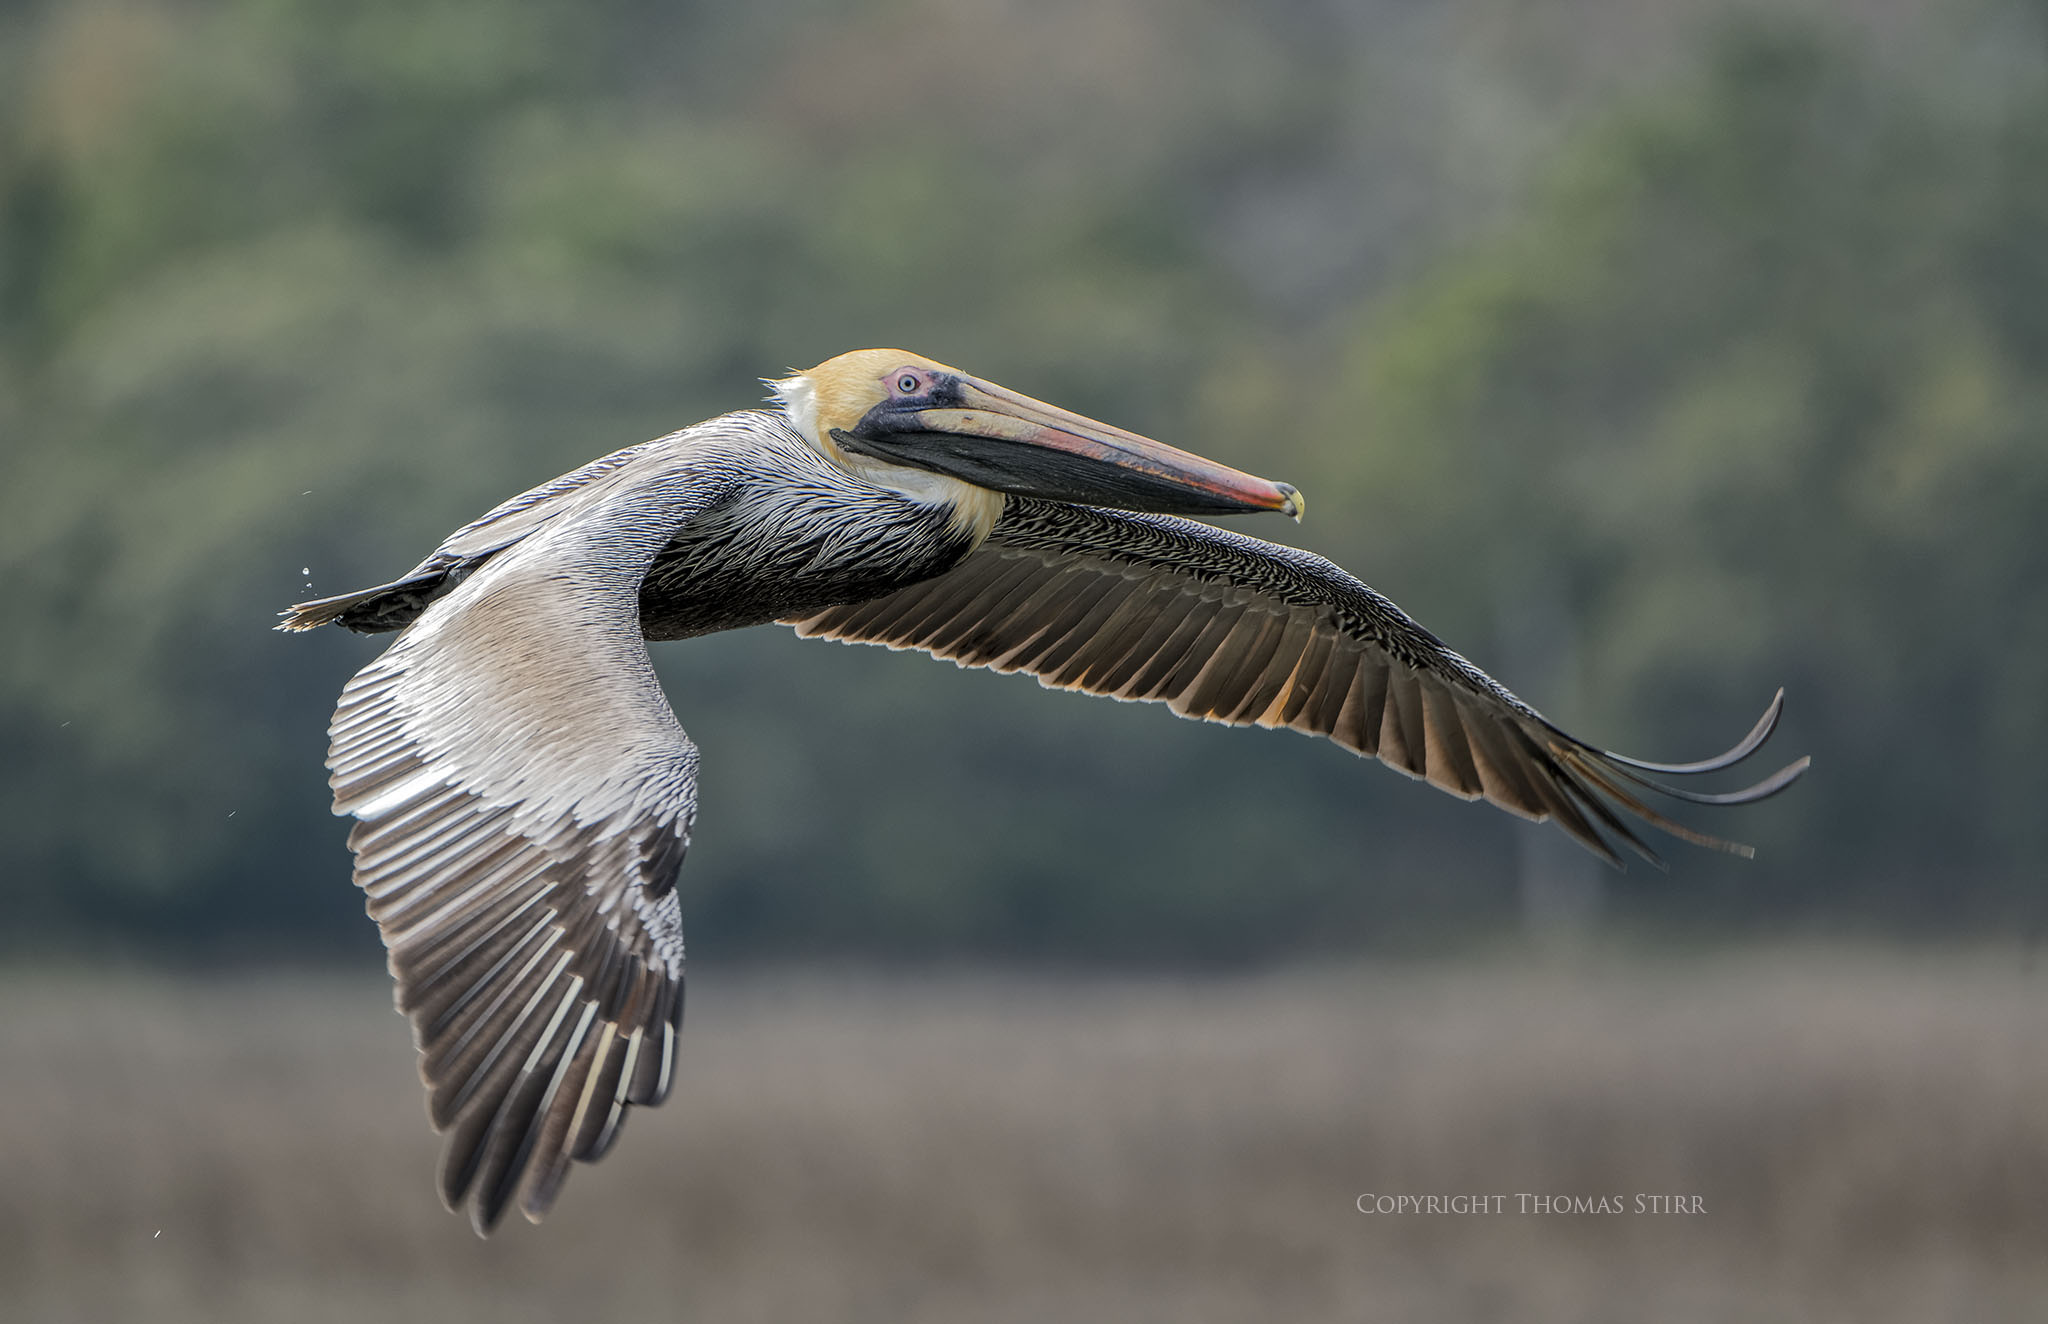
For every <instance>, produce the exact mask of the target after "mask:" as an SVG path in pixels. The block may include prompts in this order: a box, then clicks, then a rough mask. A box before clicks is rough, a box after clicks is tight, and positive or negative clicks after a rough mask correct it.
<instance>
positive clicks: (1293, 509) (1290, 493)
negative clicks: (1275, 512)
mask: <svg viewBox="0 0 2048 1324" xmlns="http://www.w3.org/2000/svg"><path fill="white" fill-rule="evenodd" d="M1273 486H1275V487H1277V488H1279V489H1280V494H1281V495H1282V496H1284V497H1286V498H1287V501H1286V503H1285V504H1284V505H1282V506H1281V507H1280V513H1281V514H1283V515H1285V516H1287V517H1288V518H1290V519H1292V520H1293V521H1294V522H1295V523H1296V524H1299V523H1301V517H1302V514H1303V512H1305V511H1306V510H1307V509H1308V502H1307V500H1306V499H1305V498H1303V496H1302V495H1301V489H1300V488H1297V487H1295V486H1294V485H1293V484H1292V483H1275V484H1273Z"/></svg>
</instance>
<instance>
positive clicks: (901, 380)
mask: <svg viewBox="0 0 2048 1324" xmlns="http://www.w3.org/2000/svg"><path fill="white" fill-rule="evenodd" d="M917 387H918V381H917V378H916V377H914V376H912V375H911V374H910V373H907V372H906V373H904V374H903V375H902V376H901V377H898V378H897V379H896V389H897V390H898V391H901V392H902V393H903V394H904V395H916V394H917Z"/></svg>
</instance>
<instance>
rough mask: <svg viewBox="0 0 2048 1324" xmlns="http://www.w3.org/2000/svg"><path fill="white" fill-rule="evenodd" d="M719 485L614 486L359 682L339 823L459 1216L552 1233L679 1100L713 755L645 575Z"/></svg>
mask: <svg viewBox="0 0 2048 1324" xmlns="http://www.w3.org/2000/svg"><path fill="white" fill-rule="evenodd" d="M709 496H710V494H709V493H706V492H703V491H691V490H689V489H688V485H687V484H682V483H680V482H654V483H647V482H640V483H633V482H627V481H620V482H617V483H603V484H599V485H597V490H594V491H592V492H590V493H588V494H586V495H584V496H583V497H580V498H579V499H578V500H577V501H576V502H575V505H574V508H573V509H570V510H567V511H564V512H562V513H561V514H559V515H557V516H556V517H555V518H554V519H553V520H551V521H549V522H548V523H547V524H546V526H545V527H543V528H540V529H538V530H536V531H534V532H533V533H531V534H530V535H529V536H527V537H525V538H524V539H522V540H520V541H518V542H516V543H515V544H514V545H512V546H509V547H507V548H505V549H504V550H502V551H499V552H498V553H497V555H495V556H493V557H492V558H491V559H490V560H489V561H487V562H486V563H484V564H483V565H482V566H481V567H480V568H479V569H477V570H476V571H475V572H474V573H473V574H471V575H470V576H469V577H468V578H467V579H465V580H464V581H463V582H462V583H461V584H460V585H459V586H457V587H456V588H455V589H454V590H452V591H451V592H449V593H448V594H447V596H445V597H443V598H441V599H440V600H438V601H437V602H435V603H434V604H433V605H432V606H431V607H430V608H428V609H427V610H426V612H425V613H424V614H423V615H422V616H421V617H420V618H419V619H418V620H417V621H416V622H414V623H413V624H412V626H411V627H410V628H408V629H407V630H406V632H405V633H404V634H402V635H401V636H399V638H398V640H397V641H396V642H395V643H394V644H393V645H392V646H391V647H390V649H388V650H387V651H386V652H385V653H384V654H383V656H381V657H379V658H378V659H377V660H376V661H374V662H372V663H371V664H370V665H368V666H367V667H364V668H363V669H362V671H361V672H359V673H358V674H357V675H356V676H355V678H354V679H353V680H351V681H350V682H349V683H348V686H347V687H346V688H345V689H344V690H343V691H342V697H341V704H340V706H339V707H338V708H337V709H336V710H335V713H334V721H333V724H332V725H331V726H330V727H329V733H330V736H331V738H332V743H331V745H330V747H329V753H328V767H329V768H330V769H331V770H332V777H331V782H332V785H333V788H334V809H335V812H336V813H338V814H352V815H354V816H355V817H356V818H357V819H358V820H359V822H358V824H357V826H356V827H355V829H354V831H353V832H351V833H350V835H349V846H350V848H351V849H353V850H354V851H355V857H356V869H355V877H356V882H357V884H358V885H359V886H360V887H361V888H362V889H363V891H364V893H365V894H366V895H367V899H368V900H367V904H368V909H369V912H370V914H371V915H372V916H373V917H374V918H375V919H376V921H377V923H378V926H379V927H380V928H381V929H382V931H383V936H384V942H385V945H386V947H387V948H388V949H389V951H390V965H391V972H392V974H393V975H395V976H396V977H397V980H398V1005H399V1007H400V1009H402V1010H403V1011H404V1012H405V1013H406V1015H407V1016H408V1017H410V1018H411V1021H412V1025H413V1032H414V1037H415V1039H416V1041H417V1043H418V1046H419V1051H420V1072H421V1075H422V1076H423V1077H424V1079H425V1081H426V1084H427V1088H428V1092H429V1101H428V1107H429V1113H430V1115H431V1117H432V1120H433V1124H434V1126H435V1128H436V1129H437V1130H442V1131H445V1132H447V1134H448V1139H447V1146H446V1150H445V1153H444V1156H443V1159H442V1164H441V1171H440V1189H441V1195H442V1198H443V1199H444V1200H445V1201H446V1202H447V1204H448V1206H449V1208H451V1209H456V1208H460V1207H461V1206H463V1205H464V1204H465V1203H466V1204H467V1206H468V1209H469V1214H470V1220H471V1222H472V1224H473V1225H474V1226H475V1227H476V1229H477V1231H478V1232H479V1233H486V1232H488V1231H489V1230H490V1229H491V1228H492V1227H493V1226H494V1225H495V1224H496V1223H497V1221H498V1219H499V1218H500V1217H501V1216H502V1215H503V1213H504V1211H505V1210H506V1209H507V1208H508V1207H509V1206H510V1204H511V1203H512V1202H513V1201H514V1200H515V1199H516V1201H517V1203H518V1205H519V1207H520V1209H521V1210H522V1212H524V1213H525V1214H526V1216H527V1217H528V1218H530V1219H534V1220H538V1219H539V1218H540V1217H541V1215H542V1214H543V1213H545V1212H546V1210H547V1209H548V1207H549V1205H550V1204H552V1203H553V1201H554V1199H555V1196H556V1194H557V1192H558V1191H559V1190H560V1187H561V1183H562V1179H563V1177H564V1176H565V1175H566V1172H567V1169H568V1164H569V1161H570V1160H571V1159H581V1160H585V1161H590V1160H594V1159H597V1158H599V1157H600V1156H602V1155H603V1154H604V1152H605V1151H606V1150H607V1149H608V1148H609V1147H610V1145H611V1144H612V1142H613V1140H615V1139H616V1138H617V1135H618V1132H619V1127H620V1125H621V1123H622V1122H623V1121H624V1119H625V1115H626V1112H627V1109H628V1108H629V1107H630V1106H631V1105H633V1104H656V1103H659V1102H661V1100H662V1098H663V1097H664V1096H665V1095H666V1094H667V1092H668V1089H669V1084H670V1080H671V1078H672V1074H673V1070H674V1064H675V1050H676V1033H677V1030H678V1028H679V1027H680V1025H681V1022H682V1014H683V933H682V921H681V916H680V912H679V909H678V906H677V901H676V894H675V881H676V873H677V870H678V869H679V868H680V867H681V864H682V860H683V852H684V849H685V848H686V847H687V845H688V844H689V837H690V826H691V822H692V820H693V819H694V817H695V814H696V803H697V796H696V772H697V752H696V749H695V748H694V747H693V746H692V745H691V744H690V741H689V738H688V737H687V736H685V735H684V734H683V730H682V728H681V727H680V726H678V725H677V723H676V719H675V716H674V714H673V713H671V712H670V710H669V706H668V702H667V700H666V699H665V698H664V697H663V695H662V692H661V689H660V687H659V685H658V684H657V683H656V681H655V677H654V671H653V668H652V666H651V665H650V664H649V661H648V657H647V649H646V645H645V643H644V642H643V641H642V639H641V636H640V626H639V613H638V597H639V587H640V581H641V579H642V578H643V577H644V575H645V573H646V568H647V565H648V563H649V562H650V561H651V560H652V558H653V556H654V553H655V551H656V550H657V549H658V548H659V547H660V546H661V545H662V544H663V543H664V542H666V541H667V539H668V537H669V536H670V534H671V533H673V531H674V530H675V529H676V528H677V527H678V526H679V525H680V524H681V523H682V522H683V520H684V519H686V518H687V517H688V516H689V514H690V513H692V512H693V511H694V510H696V509H699V508H701V507H702V506H703V505H704V504H706V503H707V501H708V498H709Z"/></svg>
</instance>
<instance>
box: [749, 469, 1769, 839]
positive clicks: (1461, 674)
mask: <svg viewBox="0 0 2048 1324" xmlns="http://www.w3.org/2000/svg"><path fill="white" fill-rule="evenodd" d="M789 623H790V624H793V625H794V626H795V627H796V630H797V632H798V633H799V634H802V635H805V636H812V637H819V638H828V639H839V640H845V641H848V642H860V643H876V644H884V645H887V646H889V647H891V648H912V649H921V650H923V651H925V652H928V653H931V654H933V655H934V656H937V657H943V658H949V659H951V660H953V661H955V662H957V663H959V664H960V665H962V666H970V667H988V668H991V669H993V670H997V671H1023V672H1028V673H1030V674H1031V675H1034V676H1036V677H1038V679H1039V681H1040V682H1041V683H1042V684H1045V685H1047V686H1051V687H1053V688H1056V689H1075V690H1084V691H1087V692H1089V693H1092V694H1102V695H1108V696H1111V697H1114V698H1118V699H1128V700H1146V701H1152V702H1163V703H1165V704H1167V705H1168V706H1169V707H1171V708H1172V709H1173V711H1174V712H1176V713H1179V714H1180V715H1182V716H1184V717H1198V718H1202V719H1204V720H1206V721H1213V722H1226V723H1232V724H1240V725H1257V726H1269V727H1271V726H1284V727H1292V728H1293V729H1295V730H1298V731H1304V732H1307V733H1309V734H1312V735H1321V736H1327V737H1329V738H1330V739H1332V740H1334V741H1336V742H1337V743H1338V744H1340V745H1343V746H1344V747H1345V748H1347V749H1351V750H1354V751H1356V752H1358V753H1360V754H1369V755H1375V756H1377V757H1378V758H1379V759H1380V760H1381V761H1382V762H1384V763H1386V764H1387V765H1389V766H1390V767H1393V768H1396V769H1398V770H1399V771H1401V772H1404V773H1407V774H1409V775H1410V776H1414V777H1422V778H1427V779H1428V780H1429V781H1430V782H1431V783H1432V784H1434V785H1436V786H1440V787H1442V788H1443V789H1444V790H1447V791H1449V792H1451V793H1452V794H1453V795H1457V796H1461V797H1463V798H1465V799H1475V798H1480V797H1484V798H1485V799H1487V800H1489V801H1491V802H1492V803H1494V804H1496V805H1499V806H1500V807H1502V808H1504V809H1507V810H1509V811H1511V812H1513V813H1516V814H1519V815H1521V816H1523V817H1524V818H1530V819H1538V820H1541V819H1554V820H1555V821H1556V822H1557V823H1558V824H1559V826H1561V827H1562V828H1563V829H1564V830H1565V831H1566V832H1568V833H1570V834H1571V835H1572V836H1573V837H1575V838H1577V839H1578V840H1579V841H1581V842H1583V843H1584V844H1585V845H1586V846H1587V847H1589V848H1590V849H1592V850H1593V851H1594V852H1596V853H1597V854H1599V855H1600V856H1601V857H1602V858H1604V859H1607V860H1608V861H1610V862H1612V863H1615V864H1619V863H1620V859H1619V857H1618V856H1617V855H1616V854H1615V851H1614V848H1613V847H1612V846H1611V845H1609V843H1608V841H1607V839H1606V838H1605V837H1604V836H1603V835H1602V832H1603V830H1604V831H1605V832H1608V833H1612V834H1613V835H1614V836H1616V837H1618V838H1619V839H1620V840H1622V841H1625V842H1627V843H1628V844H1629V845H1630V846H1631V847H1632V848H1633V849H1635V850H1636V851H1638V852H1639V853H1641V854H1642V855H1643V856H1644V857H1645V858H1647V859H1649V860H1651V861H1652V862H1653V863H1660V864H1661V861H1658V860H1657V857H1656V855H1655V853H1654V852H1652V851H1651V850H1650V848H1649V847H1648V846H1647V845H1645V844H1644V843H1643V842H1642V840H1641V839H1640V838H1639V837H1638V836H1637V835H1636V834H1635V832H1634V831H1633V830H1631V828H1630V827H1629V826H1628V824H1627V823H1626V822H1625V821H1624V820H1623V818H1622V816H1621V814H1620V813H1618V812H1617V809H1619V810H1621V811H1625V812H1626V813H1628V814H1632V815H1635V816H1636V817H1639V818H1641V819H1643V820H1645V821H1647V822H1650V823H1652V824H1654V825H1656V826H1657V827H1659V828H1661V829H1663V830H1665V831H1668V832H1672V833H1674V834H1676V835H1678V836H1680V837H1683V838H1684V839H1686V840H1689V841H1694V842H1697V843H1699V844H1702V845H1707V846H1713V847H1717V848H1720V849H1724V850H1730V851H1734V852H1736V853H1740V854H1748V853H1749V848H1748V847H1745V846H1741V845H1738V844H1735V843H1732V842H1726V841H1722V840H1720V839H1718V838H1714V837H1709V836H1706V835H1704V834H1701V833H1699V832H1696V831H1694V830H1692V829H1690V828H1687V827H1685V826H1683V825H1681V824H1678V823H1675V822H1673V821H1671V820H1670V819H1669V818H1666V817H1665V816H1664V815H1662V814H1661V813H1658V812H1657V811H1656V810H1654V809H1652V808H1651V807H1650V806H1648V805H1646V804H1644V803H1643V801H1642V799H1641V797H1640V795H1639V793H1638V791H1639V788H1643V787H1649V788H1651V789H1656V790H1659V791H1663V792H1666V793H1669V794H1673V795H1676V796H1678V797H1679V798H1681V799H1688V800H1694V801H1699V802H1704V803H1713V804H1734V803H1743V802H1746V801H1748V800H1753V799H1761V798H1762V797H1763V796H1765V795H1769V794H1771V793H1773V792H1775V791H1777V790H1780V789H1782V788H1783V787H1784V786H1785V785H1787V784H1789V783H1790V782H1791V781H1792V780H1793V779H1794V778H1796V777H1797V776H1798V775H1799V773H1800V772H1802V771H1804V769H1805V766H1806V763H1805V760H1803V759H1802V760H1800V761H1799V762H1797V763H1795V764H1793V765H1792V766H1790V767H1788V768H1786V769H1785V770H1783V771H1782V772H1779V773H1778V774H1776V775H1774V776H1773V777H1771V778H1769V779H1766V780H1765V781H1764V782H1760V783H1758V784H1757V785H1756V786H1753V787H1750V788H1748V789H1747V790H1744V791H1737V792H1731V793H1728V794H1725V795H1700V794H1698V793H1695V792H1689V791H1683V790H1679V789H1677V788H1673V787H1667V786H1663V785H1662V784H1659V783H1653V782H1650V781H1649V780H1648V779H1647V778H1646V777H1644V776H1642V771H1643V770H1645V769H1648V770H1652V771H1663V772H1671V773H1678V774H1687V773H1692V772H1700V771H1714V770H1717V769H1719V768H1722V767H1727V766H1729V765H1730V764H1732V763H1734V762H1735V761H1737V760H1739V759H1740V758H1743V757H1745V756H1747V755H1748V754H1749V753H1751V752H1753V751H1754V750H1755V748H1756V747H1757V746H1758V745H1760V744H1761V743H1762V742H1763V740H1764V738H1765V737H1766V736H1768V735H1769V734H1770V731H1771V728H1772V726H1773V725H1774V724H1775V723H1776V720H1777V713H1778V708H1779V704H1778V701H1775V700H1774V701H1773V703H1772V705H1771V709H1770V711H1769V712H1767V713H1766V714H1765V716H1764V720H1763V721H1761V722H1759V723H1758V725H1757V729H1756V730H1755V731H1753V732H1751V734H1750V736H1749V738H1748V739H1746V740H1745V741H1744V742H1743V743H1742V744H1741V745H1739V746H1737V747H1736V748H1735V749H1734V750H1731V751H1729V753H1728V754H1726V755H1723V756H1722V757H1721V758H1720V759H1716V760H1709V761H1707V762H1706V763H1703V764H1697V765H1683V766H1663V765H1645V764H1641V763H1638V762H1636V761H1633V760H1627V759H1622V758H1619V757H1618V756H1614V755H1610V754H1608V753H1606V752H1604V751H1602V750H1599V749H1597V748H1595V747H1593V746H1591V745H1588V744H1585V743H1584V742H1583V741H1580V740H1577V739H1575V738H1574V737H1572V736H1570V735H1567V734H1566V733H1565V732H1563V731H1561V730H1559V729H1558V728H1557V727H1556V726H1554V725H1552V724H1551V723H1550V722H1549V721H1547V720H1545V719H1544V718H1543V717H1542V715H1541V714H1539V713H1537V712H1536V710H1535V709H1533V708H1531V707H1530V706H1529V705H1528V704H1526V703H1524V702H1522V701H1521V700H1520V699H1518V698H1516V697H1515V696H1514V695H1513V694H1511V693H1509V692H1508V691H1507V690H1506V689H1505V688H1503V687H1502V686H1501V685H1500V684H1499V683H1497V682H1496V681H1494V680H1493V678H1492V677H1490V676H1488V675H1487V674H1486V673H1485V672H1483V671H1481V670H1479V669H1478V668H1477V667H1475V666H1473V665H1472V664H1471V663H1470V662H1467V661H1466V660H1465V659H1464V658H1462V657H1460V656H1458V654H1456V653H1454V652H1452V651H1451V650H1450V649H1448V648H1446V647H1445V646H1444V645H1443V643H1442V642H1441V641H1439V640H1438V639H1437V638H1436V637H1435V636H1434V635H1432V634H1430V633H1429V632H1428V631H1427V630H1425V629H1423V628H1422V627H1421V626H1420V625H1417V624H1416V623H1415V622H1414V621H1413V620H1411V619H1409V618H1408V616H1406V615H1405V614H1403V613H1402V611H1401V610H1400V609H1399V608H1398V607H1396V606H1395V605H1394V604H1393V603H1391V602H1389V601H1388V600H1387V599H1386V598H1384V597H1381V596H1380V595H1379V594H1377V593H1375V592H1373V590H1372V589H1370V588H1368V587H1366V586H1365V585H1364V584H1362V583H1360V582H1359V581H1358V580H1356V579H1354V578H1353V577H1352V576H1350V575H1348V574H1346V573H1345V572H1344V571H1342V570H1340V569H1339V568H1337V567H1336V566H1335V565H1333V564H1331V563H1330V562H1329V561H1326V560H1324V559H1323V558H1321V557H1319V556H1314V555H1311V554H1309V553H1307V552H1301V551H1297V550H1295V549H1294V548H1290V547H1282V546H1279V545H1277V544H1274V543H1268V542H1263V541H1261V540H1259V539H1256V538H1248V537H1245V536H1244V535H1242V534H1238V533H1233V532H1230V531H1229V530H1225V529H1219V528H1215V527H1213V526H1211V525H1207V524H1200V523H1197V522H1195V521H1192V520H1184V519H1177V518H1174V517H1172V516H1165V515H1139V514H1126V513H1122V512H1117V511H1107V510H1097V509H1092V508H1087V507H1078V506H1066V505H1061V504H1058V503H1053V502H1045V501H1036V500H1026V499H1019V498H1012V499H1011V500H1010V502H1009V504H1008V507H1007V508H1006V510H1005V512H1004V515H1003V517H1002V519H1001V521H999V522H998V524H997V525H996V528H995V530H994V532H993V533H992V534H991V535H990V537H989V539H988V541H987V542H986V543H984V544H983V545H982V546H981V547H980V548H979V549H978V550H977V551H975V552H974V554H973V555H971V556H969V557H968V558H967V560H966V561H964V562H963V563H962V564H961V565H959V566H958V567H956V568H955V569H953V570H952V571H950V572H948V573H947V574H944V575H941V576H939V577H937V578H935V579H931V580H927V581H926V582H924V583H922V584H917V585H913V586H912V587H909V588H906V589H902V590H899V591H898V592H896V593H893V594H891V595H889V596H887V597H884V598H880V599H877V600H875V601H872V602H867V603H861V604H857V605H853V606H847V607H836V608H833V609H831V610H829V611H825V612H821V613H819V614H817V615H814V616H811V617H808V618H806V619H803V620H800V621H792V622H789ZM1780 698H1782V695H1781V696H1780Z"/></svg>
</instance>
